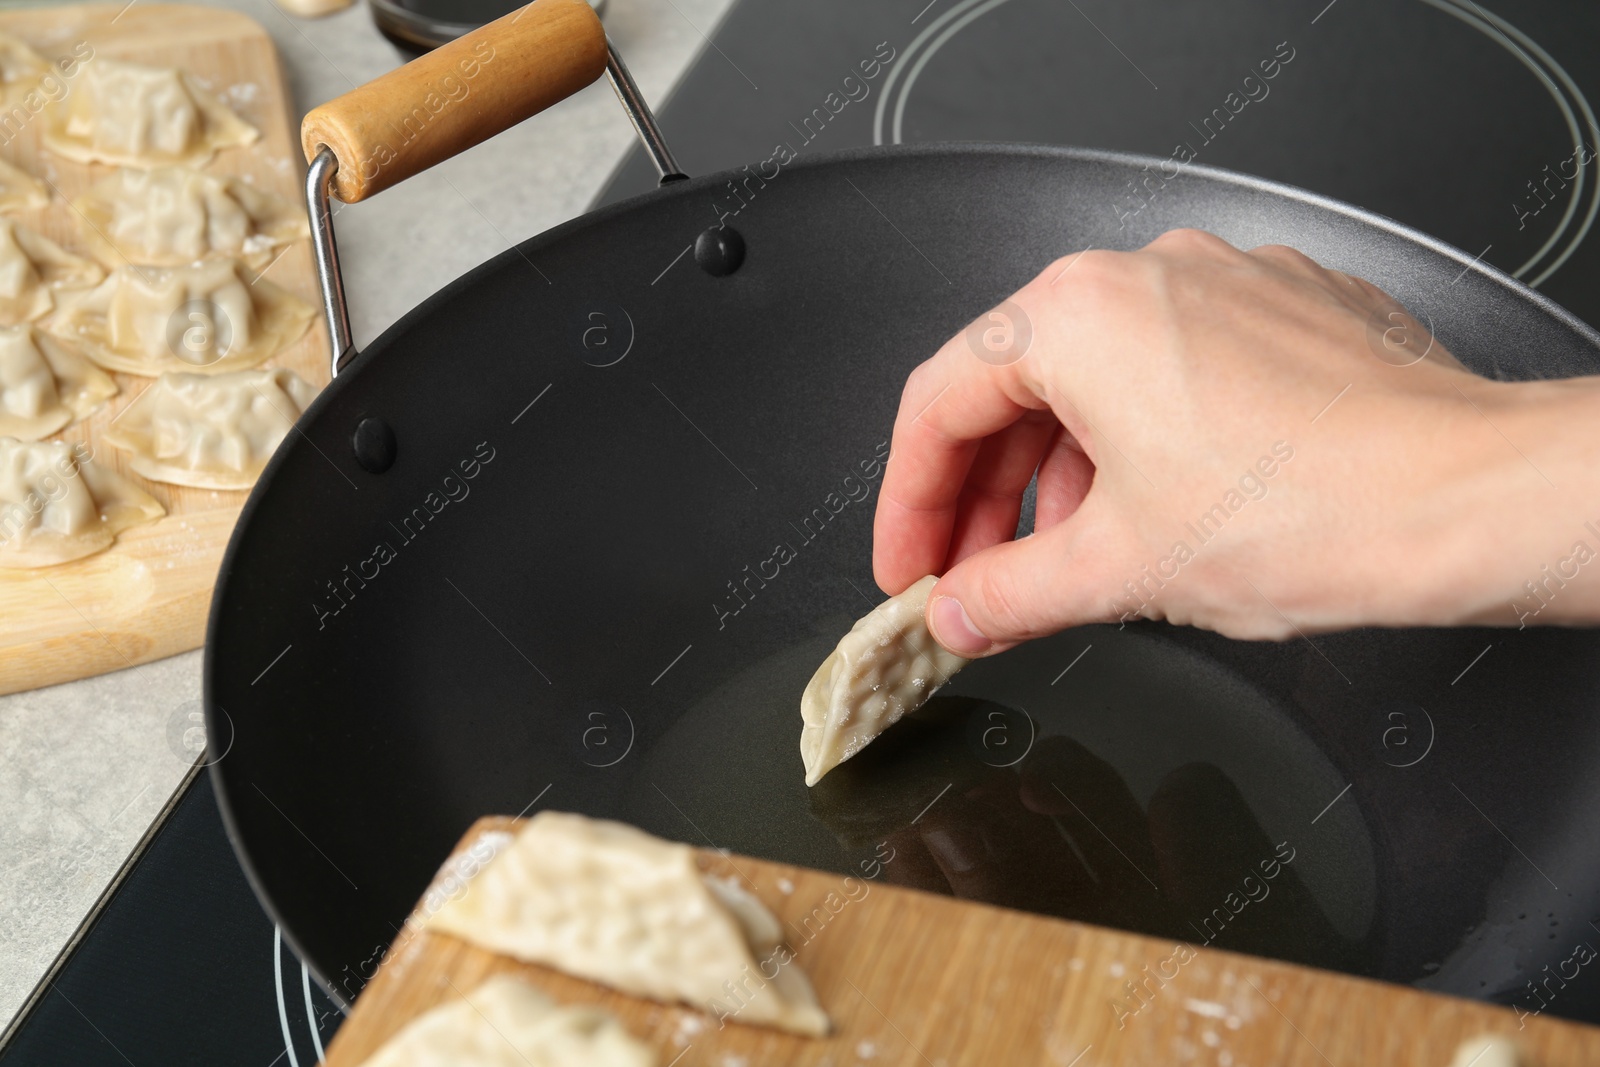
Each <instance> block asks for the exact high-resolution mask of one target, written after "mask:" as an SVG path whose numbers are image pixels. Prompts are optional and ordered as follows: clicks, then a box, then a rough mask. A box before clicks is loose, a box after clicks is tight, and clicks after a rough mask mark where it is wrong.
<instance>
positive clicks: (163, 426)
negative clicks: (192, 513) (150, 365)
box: [103, 368, 317, 489]
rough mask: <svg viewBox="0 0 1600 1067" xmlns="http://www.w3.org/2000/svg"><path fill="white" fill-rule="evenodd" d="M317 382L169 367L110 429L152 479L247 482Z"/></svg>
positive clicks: (223, 485)
mask: <svg viewBox="0 0 1600 1067" xmlns="http://www.w3.org/2000/svg"><path fill="white" fill-rule="evenodd" d="M316 395H317V390H316V389H315V388H314V387H312V386H311V385H309V384H307V383H306V382H305V381H303V380H301V378H300V377H299V375H297V374H295V373H294V372H293V371H291V370H285V369H283V368H278V369H276V370H241V371H233V372H232V373H229V374H163V375H162V376H161V377H160V378H159V379H157V380H156V381H155V382H154V383H152V384H151V385H150V386H149V387H148V388H147V389H145V391H144V392H142V393H140V394H139V395H138V396H137V397H135V398H134V400H133V403H131V404H129V405H128V406H127V407H126V408H124V409H123V410H122V413H121V414H120V415H118V416H117V418H116V421H115V422H113V423H112V424H111V425H110V426H109V427H108V428H107V429H106V432H105V433H104V435H103V439H104V440H105V442H106V443H107V444H109V445H113V446H115V447H117V448H120V449H123V450H124V451H127V452H131V453H133V458H132V459H131V460H129V462H128V465H129V466H130V467H132V468H133V469H134V471H135V472H136V473H138V474H142V475H144V476H145V477H146V478H149V479H150V480H151V481H156V482H171V483H172V484H174V485H192V486H197V487H198V488H201V489H248V488H250V487H251V486H252V485H254V484H255V481H256V478H257V477H258V476H259V475H260V474H261V468H263V467H265V466H266V465H267V460H268V459H270V458H272V453H273V451H274V450H276V449H277V447H278V444H279V442H281V441H282V440H283V439H284V437H286V436H287V435H288V433H289V431H290V430H291V429H292V428H293V427H294V422H295V420H296V419H297V418H299V417H300V413H301V412H302V411H304V410H305V409H306V407H307V405H309V404H310V403H311V401H312V399H314V398H315V397H316Z"/></svg>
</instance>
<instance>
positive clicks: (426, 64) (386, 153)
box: [300, 0, 606, 204]
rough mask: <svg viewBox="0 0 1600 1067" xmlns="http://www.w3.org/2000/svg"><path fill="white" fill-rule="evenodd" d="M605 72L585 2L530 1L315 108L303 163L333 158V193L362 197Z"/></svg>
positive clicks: (595, 22)
mask: <svg viewBox="0 0 1600 1067" xmlns="http://www.w3.org/2000/svg"><path fill="white" fill-rule="evenodd" d="M605 69H606V32H605V29H604V28H603V27H601V25H600V19H599V17H598V16H596V15H595V13H594V9H593V8H592V7H590V6H589V4H588V3H587V0H534V2H533V3H531V4H529V5H528V6H526V7H524V8H520V9H518V10H516V11H513V12H511V13H510V14H509V15H506V16H504V17H502V18H499V19H496V20H495V21H494V22H491V23H489V24H488V25H486V26H480V27H479V28H478V29H476V30H473V31H472V32H471V33H468V34H465V35H464V36H462V37H460V38H458V39H456V40H454V41H452V42H450V43H449V44H447V45H443V46H441V47H439V48H437V49H435V50H434V51H432V52H429V53H428V54H427V55H424V56H421V57H420V58H417V59H414V60H412V61H411V62H410V63H407V64H406V65H405V66H403V67H401V68H399V69H398V70H393V71H390V72H389V73H388V74H385V75H384V76H383V77H381V78H378V79H375V80H374V81H370V82H368V83H367V84H366V85H363V86H361V87H360V88H358V89H352V90H351V91H350V92H348V93H345V94H344V95H343V96H341V97H339V98H337V99H335V100H330V101H328V102H327V103H326V104H323V105H322V106H321V107H318V108H314V109H313V110H312V111H311V112H310V113H309V114H308V115H306V117H305V121H304V122H302V123H301V124H300V145H301V147H302V148H304V149H305V153H306V162H308V163H309V162H310V161H311V160H313V159H315V158H316V155H317V152H318V150H319V149H320V148H321V147H322V146H323V145H326V146H327V147H328V148H330V149H332V151H333V153H334V155H335V156H337V157H338V160H339V169H338V173H337V174H336V175H335V176H334V195H336V196H337V197H338V198H339V199H340V200H343V201H344V202H345V203H347V204H352V203H355V202H356V201H357V200H365V199H366V198H367V197H369V196H371V195H373V194H374V193H377V192H381V191H383V190H384V189H387V188H388V187H389V186H391V185H395V184H397V183H399V182H402V181H404V180H405V179H407V178H409V177H411V176H412V175H413V174H418V173H420V172H422V171H424V170H427V169H428V168H429V167H431V166H433V165H434V164H435V163H441V162H443V161H444V160H446V159H449V158H450V157H451V156H453V155H455V154H456V153H457V152H463V151H465V150H467V149H468V148H471V147H472V146H473V145H475V144H477V143H478V142H480V141H485V140H488V139H489V138H490V137H493V136H494V135H495V134H497V133H499V132H500V131H502V130H505V129H509V128H510V127H512V126H514V125H516V124H517V123H519V122H521V121H522V120H523V119H525V118H527V117H528V116H530V115H534V114H537V113H538V112H540V111H543V110H544V109H545V108H547V107H549V106H550V105H552V104H554V103H557V102H558V101H561V100H564V99H566V98H567V97H568V96H571V95H572V94H573V93H575V92H577V91H578V90H579V89H582V88H583V87H584V86H586V85H588V84H589V83H590V82H592V81H594V80H595V79H596V78H598V77H600V75H601V74H602V73H603V72H604V71H605Z"/></svg>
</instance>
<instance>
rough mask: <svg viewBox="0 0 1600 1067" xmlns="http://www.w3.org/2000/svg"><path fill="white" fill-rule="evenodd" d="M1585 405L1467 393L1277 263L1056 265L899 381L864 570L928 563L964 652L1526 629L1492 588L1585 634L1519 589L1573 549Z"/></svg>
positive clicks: (1407, 338)
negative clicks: (1127, 625) (1484, 625)
mask: <svg viewBox="0 0 1600 1067" xmlns="http://www.w3.org/2000/svg"><path fill="white" fill-rule="evenodd" d="M1008 327H1009V328H1010V332H1008ZM1029 327H1031V340H1028V341H1027V342H1026V347H1025V348H1024V345H1023V340H1024V336H1025V334H1026V333H1027V332H1028V328H1029ZM990 330H993V331H996V332H993V333H988V334H986V331H990ZM1008 339H1009V341H1008ZM1008 343H1009V346H1010V347H1008ZM1595 393H1596V390H1595V383H1594V381H1593V380H1592V379H1576V380H1573V381H1570V382H1539V383H1524V384H1510V383H1500V382H1492V381H1489V380H1486V379H1483V378H1480V377H1477V376H1476V375H1473V374H1472V373H1470V372H1468V371H1467V370H1465V369H1464V368H1463V367H1462V366H1461V365H1460V364H1459V363H1458V362H1457V361H1456V360H1455V359H1454V357H1452V356H1451V355H1450V354H1449V353H1448V352H1446V351H1445V349H1444V348H1443V347H1442V346H1441V345H1440V344H1439V343H1438V342H1437V341H1436V340H1434V339H1433V338H1431V337H1429V336H1428V335H1427V333H1426V332H1425V331H1424V330H1422V329H1421V327H1419V326H1418V325H1417V324H1416V323H1415V322H1414V321H1412V320H1411V319H1410V318H1409V316H1407V315H1405V314H1404V312H1403V310H1402V309H1401V308H1400V307H1399V305H1398V304H1397V303H1396V302H1395V301H1394V300H1393V299H1392V298H1390V297H1389V296H1387V295H1386V294H1385V293H1383V292H1382V291H1381V290H1379V289H1377V288H1376V287H1375V286H1373V285H1371V284H1370V283H1368V282H1365V281H1362V280H1361V279H1358V278H1352V277H1350V276H1348V275H1344V274H1340V273H1338V272H1336V271H1329V270H1324V269H1323V268H1322V267H1320V266H1318V265H1317V264H1316V263H1314V262H1312V261H1311V260H1310V259H1308V258H1306V257H1305V256H1304V255H1302V254H1300V253H1299V252H1296V251H1293V250H1292V249H1288V248H1283V247H1275V246H1274V247H1265V248H1258V249H1256V250H1254V251H1252V252H1248V253H1246V252H1241V251H1239V250H1238V249H1236V248H1234V247H1232V246H1231V245H1229V244H1227V243H1226V242H1224V241H1222V240H1220V239H1219V238H1216V237H1213V236H1210V235H1209V234H1205V233H1200V232H1197V231H1193V230H1180V231H1174V232H1172V233H1169V234H1166V235H1164V236H1163V237H1161V238H1159V239H1158V240H1156V241H1154V242H1152V243H1151V244H1150V245H1149V246H1147V247H1146V248H1144V249H1142V250H1141V251H1138V252H1131V253H1121V252H1101V251H1090V252H1083V253H1080V254H1078V255H1075V256H1069V257H1067V258H1065V259H1062V260H1060V261H1058V262H1056V263H1053V264H1051V265H1050V267H1049V268H1047V269H1046V270H1045V271H1044V272H1043V273H1042V274H1040V275H1039V277H1038V278H1036V279H1035V280H1034V281H1032V282H1030V283H1029V284H1028V285H1027V286H1026V287H1024V288H1023V289H1022V290H1021V291H1020V292H1019V293H1017V294H1016V296H1015V297H1013V298H1012V300H1011V301H1008V302H1007V304H1006V305H1003V306H1002V308H1001V309H999V310H997V311H996V312H993V313H991V314H990V315H989V316H985V318H983V319H980V320H979V321H978V322H977V323H975V324H974V325H973V327H972V328H970V329H969V330H967V331H965V332H964V333H963V334H962V335H960V336H957V337H956V338H954V339H953V340H951V341H950V342H949V343H947V344H946V345H945V346H944V347H943V348H942V349H940V350H939V352H938V353H937V354H936V355H935V356H934V357H933V358H932V359H930V360H928V361H927V362H926V363H924V364H922V365H921V366H920V367H918V368H917V369H916V370H915V371H914V372H912V374H911V376H910V379H909V380H908V381H907V383H906V388H905V392H904V395H903V396H902V398H901V402H900V411H899V414H898V416H897V418H896V421H895V428H894V439H893V445H892V449H891V453H890V458H889V464H888V470H887V473H886V474H885V477H884V483H883V491H882V495H881V498H880V500H879V502H878V511H877V519H876V526H875V531H874V535H875V546H874V568H875V571H876V577H877V580H878V584H879V585H880V586H882V587H883V589H884V590H885V591H886V592H889V593H891V594H893V593H898V592H900V591H901V590H902V589H904V588H905V587H906V586H908V585H910V584H911V583H912V582H914V581H915V580H916V579H918V578H920V577H921V576H923V575H924V574H930V573H934V574H940V573H942V574H943V575H944V577H943V578H942V580H941V581H940V582H939V584H938V586H937V587H936V588H935V590H934V599H933V600H932V601H931V602H930V605H929V618H930V623H931V625H932V628H933V630H934V633H935V636H936V637H937V638H938V639H939V641H940V643H941V644H943V645H945V646H946V647H947V648H949V649H951V650H952V651H955V652H958V653H960V654H962V655H965V656H973V655H984V654H988V653H993V652H997V651H1000V650H1002V649H1005V648H1008V647H1010V646H1012V645H1014V644H1017V643H1018V642H1020V641H1023V640H1026V639H1028V638H1031V637H1038V636H1041V635H1044V634H1047V633H1052V632H1055V631H1057V630H1061V629H1064V628H1066V627H1068V626H1073V625H1078V624H1082V623H1088V622H1106V621H1117V620H1119V619H1120V620H1127V619H1131V618H1134V617H1137V616H1142V617H1145V618H1160V619H1168V620H1170V621H1172V622H1176V623H1186V624H1192V625H1196V626H1202V627H1205V628H1208V629H1213V630H1217V631H1220V632H1222V633H1224V634H1227V635H1230V636H1234V637H1244V638H1285V637H1290V636H1293V635H1295V634H1296V633H1297V632H1298V633H1306V632H1312V631H1319V630H1330V629H1337V628H1343V627H1349V626H1357V625H1367V624H1376V625H1447V624H1456V623H1466V622H1489V623H1495V624H1506V625H1514V624H1517V623H1518V622H1519V619H1520V620H1522V621H1534V620H1535V617H1534V616H1532V615H1528V614H1526V613H1525V612H1519V609H1518V607H1517V604H1516V603H1514V601H1516V600H1517V598H1525V599H1526V602H1525V605H1524V607H1525V608H1527V609H1530V610H1531V609H1533V608H1538V607H1539V606H1540V605H1544V606H1545V608H1546V610H1541V611H1539V612H1538V613H1537V618H1536V621H1538V622H1549V621H1571V620H1573V619H1593V618H1596V617H1600V595H1596V594H1595V593H1592V592H1584V591H1582V590H1579V593H1574V592H1573V591H1572V589H1574V588H1577V587H1578V585H1579V584H1580V583H1581V579H1574V580H1573V581H1572V582H1569V583H1564V584H1565V585H1566V586H1568V587H1569V588H1564V589H1563V590H1562V591H1561V594H1560V597H1559V598H1553V597H1548V596H1547V597H1541V598H1538V599H1534V598H1531V597H1529V596H1528V591H1527V590H1525V588H1524V585H1523V583H1524V581H1527V580H1532V581H1535V582H1538V581H1539V580H1540V579H1541V571H1540V567H1541V565H1542V564H1546V563H1549V564H1552V565H1554V564H1555V563H1557V561H1559V560H1561V559H1562V558H1564V557H1567V556H1569V554H1570V552H1571V549H1572V547H1573V544H1574V542H1575V541H1577V540H1579V539H1580V538H1586V539H1587V540H1588V542H1589V543H1590V544H1591V545H1592V546H1595V547H1596V548H1600V534H1590V533H1588V531H1587V530H1586V529H1585V527H1584V526H1583V523H1584V521H1585V520H1586V519H1595V520H1597V525H1600V484H1597V479H1596V477H1595V476H1594V475H1593V474H1591V473H1590V468H1600V463H1597V462H1592V461H1591V460H1590V459H1589V457H1590V456H1593V455H1594V454H1595V452H1596V451H1597V450H1596V449H1595V448H1594V446H1593V443H1592V442H1593V441H1594V439H1595V438H1596V437H1597V436H1600V434H1597V433H1596V432H1595V429H1594V423H1595V413H1596V410H1597V409H1596V406H1595V402H1594V396H1595ZM1035 472H1037V475H1038V497H1037V505H1036V509H1035V521H1034V530H1033V533H1032V534H1031V535H1029V536H1027V537H1025V538H1023V539H1020V540H1013V538H1014V537H1015V535H1016V527H1017V521H1018V516H1019V514H1020V509H1021V501H1022V496H1023V493H1024V491H1025V489H1026V488H1027V486H1028V484H1029V482H1030V481H1031V480H1032V479H1033V477H1034V475H1035ZM1588 487H1593V489H1594V493H1592V494H1591V493H1588V492H1587V488H1588ZM1586 509H1587V511H1588V512H1592V514H1589V513H1586ZM1596 569H1600V568H1596ZM1589 584H1591V585H1596V586H1600V580H1591V582H1590V583H1589ZM1580 593H1581V595H1580Z"/></svg>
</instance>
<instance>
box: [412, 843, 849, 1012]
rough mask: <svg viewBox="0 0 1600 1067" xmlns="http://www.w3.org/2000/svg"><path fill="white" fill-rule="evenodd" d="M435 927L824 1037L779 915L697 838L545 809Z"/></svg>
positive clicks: (670, 997)
mask: <svg viewBox="0 0 1600 1067" xmlns="http://www.w3.org/2000/svg"><path fill="white" fill-rule="evenodd" d="M427 929H429V930H430V931H432V932H434V933H444V934H450V935H451V936H453V937H459V938H462V939H464V940H467V941H471V942H473V943H474V944H478V945H482V946H483V947H484V948H487V949H489V950H491V951H493V952H499V953H501V954H503V955H508V956H514V957H516V958H517V959H520V960H526V961H528V962H530V963H539V964H543V965H544V966H546V967H554V968H556V969H557V970H561V971H565V972H566V973H568V974H571V975H576V976H577V977H579V978H587V979H588V980H589V981H591V982H599V983H601V984H603V985H608V986H611V987H612V988H614V989H620V990H622V991H623V992H624V993H631V994H633V995H635V996H641V997H650V998H651V999H654V1000H660V1001H665V1002H667V1003H672V1002H675V1001H682V1002H684V1003H687V1004H692V1005H694V1006H696V1007H699V1008H704V1009H706V1010H708V1011H712V1012H715V1013H716V1014H717V1016H718V1018H719V1021H720V1020H722V1019H726V1018H731V1019H733V1020H735V1021H737V1022H741V1023H750V1024H753V1025H759V1026H774V1027H777V1028H779V1029H782V1030H789V1031H792V1032H793V1033H797V1034H807V1035H810V1036H814V1037H816V1036H821V1035H823V1034H826V1033H827V1032H828V1028H829V1022H828V1016H827V1013H825V1012H824V1011H823V1010H822V1007H821V1006H820V1005H819V1004H818V1003H817V996H816V994H815V993H814V992H813V991H812V989H811V982H810V980H808V979H807V978H806V976H805V974H804V972H802V971H801V970H800V968H799V967H798V966H797V965H796V964H795V963H794V954H793V953H792V952H790V951H789V949H788V948H787V947H786V946H785V945H784V944H783V931H782V929H781V928H780V927H779V926H778V920H777V919H775V918H773V917H772V913H771V912H769V911H767V909H766V908H765V907H764V906H762V904H761V902H760V901H759V900H757V899H756V898H755V897H753V896H751V895H750V894H749V893H747V892H745V891H744V890H743V889H741V888H740V887H739V886H737V885H733V884H730V883H728V882H724V881H722V880H720V879H718V878H714V877H710V876H708V875H705V874H703V873H702V872H701V870H700V868H699V866H698V865H697V864H696V863H695V858H694V850H693V849H691V848H689V846H688V845H682V844H677V843H675V842H671V841H663V840H661V839H660V838H658V837H652V836H650V835H649V834H647V833H645V832H644V831H642V830H639V829H636V828H634V827H632V826H628V825H626V824H624V823H618V822H608V821H605V820H602V819H590V818H586V817H585V816H582V815H571V814H567V813H564V812H555V811H543V812H540V813H539V814H538V815H535V816H534V817H533V818H532V819H530V820H528V823H527V825H526V826H524V827H523V828H522V829H521V830H520V831H519V832H518V834H517V836H516V838H515V840H513V841H512V842H511V844H510V845H508V846H506V847H505V848H504V849H502V850H501V851H500V852H499V853H498V854H497V855H496V856H495V857H494V858H493V859H492V860H490V861H489V862H488V864H487V865H486V866H485V867H484V868H483V869H482V870H481V871H480V872H479V873H478V874H477V876H476V877H474V878H473V879H472V880H471V881H469V882H468V883H467V884H466V886H465V888H464V889H463V890H462V891H460V892H459V893H458V894H457V895H455V896H453V897H451V898H450V899H448V900H447V901H446V902H445V903H444V904H443V905H442V906H441V907H440V908H439V909H438V910H437V911H435V912H434V913H433V914H432V915H431V916H429V917H428V919H427ZM730 989H737V990H740V992H739V995H738V996H737V997H736V998H735V997H731V996H730V993H729V990H730Z"/></svg>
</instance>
